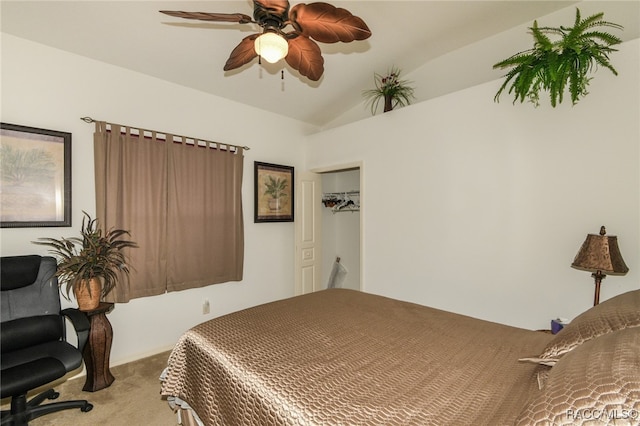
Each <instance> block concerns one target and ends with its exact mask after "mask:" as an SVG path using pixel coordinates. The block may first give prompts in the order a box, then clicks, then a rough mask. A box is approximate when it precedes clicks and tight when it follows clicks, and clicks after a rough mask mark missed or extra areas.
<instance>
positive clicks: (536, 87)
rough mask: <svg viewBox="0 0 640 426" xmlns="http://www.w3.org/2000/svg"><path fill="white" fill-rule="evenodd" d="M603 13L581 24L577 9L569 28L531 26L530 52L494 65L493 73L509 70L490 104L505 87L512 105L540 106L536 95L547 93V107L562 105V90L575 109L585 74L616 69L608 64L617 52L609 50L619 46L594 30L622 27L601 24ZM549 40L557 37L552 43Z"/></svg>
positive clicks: (585, 82)
mask: <svg viewBox="0 0 640 426" xmlns="http://www.w3.org/2000/svg"><path fill="white" fill-rule="evenodd" d="M603 16H604V13H598V14H595V15H592V16H589V17H588V18H585V19H584V20H583V19H581V17H580V9H576V20H575V23H574V25H573V27H563V26H561V27H559V28H554V27H538V22H537V21H534V22H533V27H530V28H529V29H530V30H531V33H532V34H533V38H534V45H533V48H532V49H529V50H525V51H523V52H520V53H516V54H515V55H513V56H511V57H509V58H507V59H505V60H504V61H502V62H498V63H497V64H495V65H494V66H493V68H494V69H496V68H500V69H504V68H511V70H510V71H509V72H508V73H507V74H506V75H505V76H504V77H505V81H504V83H503V84H502V86H501V87H500V89H499V90H498V93H496V96H495V97H494V101H496V102H498V100H499V98H500V95H501V94H502V92H503V91H504V90H505V89H506V88H507V87H508V86H509V84H510V86H509V93H513V95H514V97H515V98H514V100H513V103H515V102H516V101H517V100H520V102H521V103H522V102H524V100H525V99H528V100H529V101H530V102H532V103H533V104H534V105H535V106H538V105H539V104H540V91H541V90H544V91H548V92H549V95H550V98H551V106H553V107H555V106H556V105H557V104H558V103H562V99H563V95H564V93H565V90H566V89H568V90H569V93H570V94H571V102H572V103H573V104H574V105H575V104H576V103H577V102H578V100H579V99H580V98H581V97H584V96H585V95H587V94H588V92H587V86H588V85H589V81H590V80H591V78H590V77H589V73H590V72H591V71H593V70H594V69H595V68H597V67H598V66H602V67H604V68H608V69H609V70H610V71H611V72H612V73H613V74H614V75H618V72H617V71H616V69H615V68H614V67H613V66H612V65H611V63H610V62H609V54H610V53H611V52H615V51H617V50H616V49H614V48H612V47H611V46H614V45H616V44H619V43H621V42H622V40H621V39H620V38H619V37H616V36H615V35H613V34H610V33H607V32H604V31H599V30H597V29H595V28H596V27H609V28H615V29H619V30H621V29H622V28H623V27H622V25H618V24H614V23H612V22H607V21H603V20H602V17H603ZM550 36H560V39H559V40H557V41H552V40H551V38H550Z"/></svg>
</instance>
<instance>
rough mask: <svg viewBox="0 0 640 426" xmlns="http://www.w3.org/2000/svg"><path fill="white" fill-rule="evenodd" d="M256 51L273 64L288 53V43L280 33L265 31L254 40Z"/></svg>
mask: <svg viewBox="0 0 640 426" xmlns="http://www.w3.org/2000/svg"><path fill="white" fill-rule="evenodd" d="M254 47H255V49H256V53H257V54H258V55H260V56H261V57H262V58H264V60H265V61H267V62H269V63H272V64H275V63H276V62H278V61H279V60H280V59H282V58H284V57H285V56H287V53H289V43H287V40H285V38H284V37H282V36H281V35H279V34H277V33H274V32H270V31H269V32H265V33H263V34H262V35H260V37H258V38H256V40H255V42H254Z"/></svg>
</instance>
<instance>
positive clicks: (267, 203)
mask: <svg viewBox="0 0 640 426" xmlns="http://www.w3.org/2000/svg"><path fill="white" fill-rule="evenodd" d="M254 194H255V203H254V206H255V208H254V210H255V211H254V222H255V223H258V222H293V206H294V200H293V194H294V192H293V167H291V166H280V165H278V164H270V163H261V162H259V161H255V162H254Z"/></svg>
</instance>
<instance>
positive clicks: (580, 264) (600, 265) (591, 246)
mask: <svg viewBox="0 0 640 426" xmlns="http://www.w3.org/2000/svg"><path fill="white" fill-rule="evenodd" d="M605 234H606V230H605V228H604V226H603V227H601V228H600V235H596V234H589V235H587V239H586V240H585V241H584V243H582V247H580V251H578V254H577V255H576V257H575V259H574V260H573V263H572V264H571V266H572V267H573V268H576V269H580V270H583V271H590V272H597V271H601V272H602V273H606V274H610V275H623V274H626V273H627V272H629V268H628V267H627V265H626V264H625V263H624V259H622V255H621V254H620V249H619V248H618V237H616V236H613V235H605Z"/></svg>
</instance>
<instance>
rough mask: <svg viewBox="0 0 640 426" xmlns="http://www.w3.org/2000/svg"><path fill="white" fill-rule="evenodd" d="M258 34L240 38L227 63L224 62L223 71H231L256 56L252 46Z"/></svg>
mask: <svg viewBox="0 0 640 426" xmlns="http://www.w3.org/2000/svg"><path fill="white" fill-rule="evenodd" d="M259 35H260V34H251V35H250V36H247V37H245V38H243V39H242V41H241V42H240V44H239V45H237V46H236V48H235V49H233V51H232V52H231V55H230V56H229V59H227V63H226V64H224V70H225V71H231V70H234V69H236V68H239V67H241V66H243V65H244V64H246V63H249V62H251V60H252V59H253V58H255V57H256V56H258V54H257V53H256V49H255V47H254V41H255V39H256V38H258V36H259Z"/></svg>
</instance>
